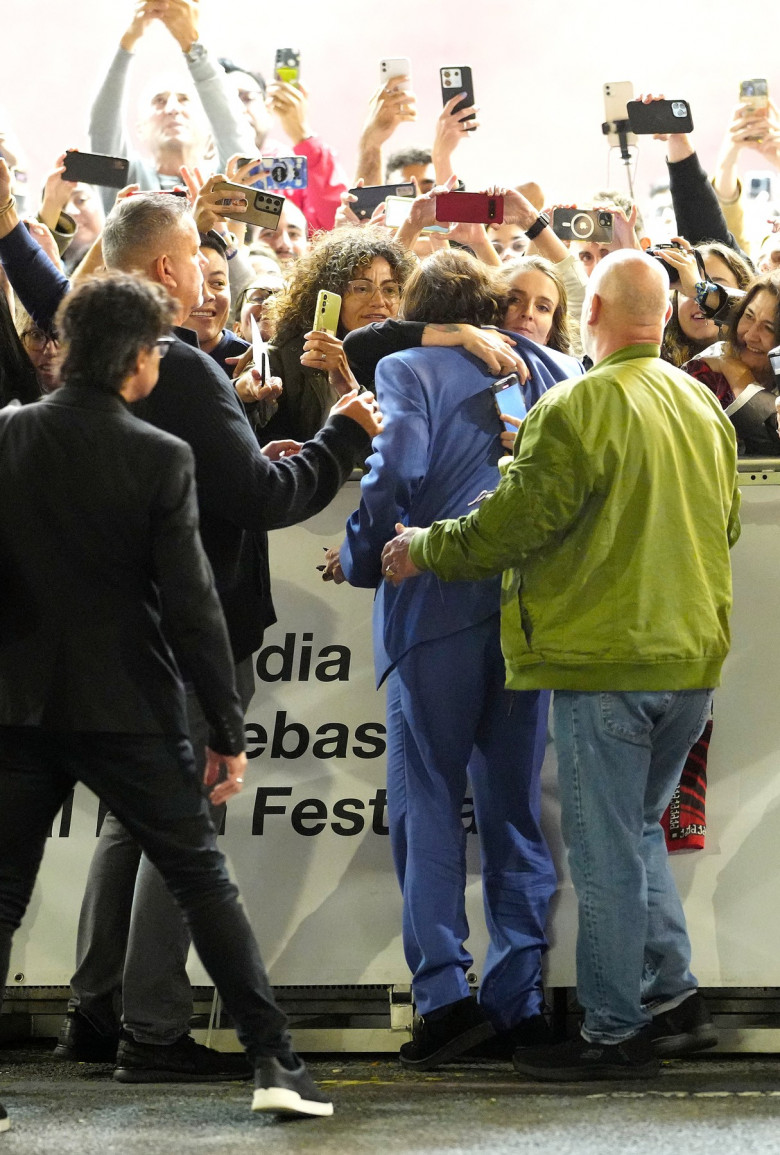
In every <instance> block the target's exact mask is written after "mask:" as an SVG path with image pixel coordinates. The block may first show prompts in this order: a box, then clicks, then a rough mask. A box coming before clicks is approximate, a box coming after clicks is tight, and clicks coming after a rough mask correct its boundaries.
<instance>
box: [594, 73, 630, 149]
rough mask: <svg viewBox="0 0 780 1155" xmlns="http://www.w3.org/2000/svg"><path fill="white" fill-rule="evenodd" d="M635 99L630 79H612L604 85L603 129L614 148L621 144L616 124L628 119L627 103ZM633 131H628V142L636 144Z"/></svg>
mask: <svg viewBox="0 0 780 1155" xmlns="http://www.w3.org/2000/svg"><path fill="white" fill-rule="evenodd" d="M633 99H634V86H633V84H632V83H631V81H630V80H611V81H608V82H607V83H606V84H605V85H604V124H603V125H602V131H603V133H604V135H605V136H606V138H607V140H608V141H609V143H610V145H612V147H613V148H618V147H619V146H620V137H619V136H618V134H617V132H616V131H615V124H616V123H617V122H619V121H625V120H628V110H627V107H626V106H627V104H628V102H629V100H633ZM636 142H637V141H636V136H635V135H634V134H633V132H626V144H627V145H629V144H636Z"/></svg>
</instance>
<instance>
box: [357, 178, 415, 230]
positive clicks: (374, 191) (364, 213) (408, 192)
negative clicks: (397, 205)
mask: <svg viewBox="0 0 780 1155" xmlns="http://www.w3.org/2000/svg"><path fill="white" fill-rule="evenodd" d="M349 191H350V193H351V194H352V196H353V197H357V200H356V201H352V203H351V204H350V206H349V207H350V208H351V209H352V211H353V213H354V214H355V216H356V217H357V218H358V220H361V221H367V220H368V219H369V217H370V216H372V214H373V212H374V209H376V208H378V207H379V205H381V203H382V201H384V200H386V199H387V197H414V195H415V188H414V185H413V184H369V185H364V186H363V188H351V189H350V190H349Z"/></svg>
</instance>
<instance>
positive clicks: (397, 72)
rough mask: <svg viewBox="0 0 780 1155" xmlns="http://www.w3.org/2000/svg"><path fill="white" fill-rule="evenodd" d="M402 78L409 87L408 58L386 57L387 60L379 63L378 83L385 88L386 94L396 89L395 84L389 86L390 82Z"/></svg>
mask: <svg viewBox="0 0 780 1155" xmlns="http://www.w3.org/2000/svg"><path fill="white" fill-rule="evenodd" d="M403 76H405V77H407V79H408V80H409V85H410V87H411V83H412V62H411V60H410V59H409V57H408V56H388V57H387V59H385V60H380V61H379V83H380V84H381V85H382V86H383V87H385V88H387V90H388V92H392V91H393V90H394V89H397V88H398V85H397V84H395V85H391V84H390V81H391V80H395V79H397V78H399V79H400V78H401V77H403Z"/></svg>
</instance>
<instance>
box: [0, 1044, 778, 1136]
mask: <svg viewBox="0 0 780 1155" xmlns="http://www.w3.org/2000/svg"><path fill="white" fill-rule="evenodd" d="M310 1065H311V1068H312V1071H313V1072H314V1075H315V1077H316V1078H317V1080H318V1081H319V1082H320V1083H321V1084H322V1085H323V1086H325V1087H326V1088H327V1089H328V1090H329V1091H330V1092H332V1094H333V1099H334V1102H335V1105H336V1112H335V1115H334V1116H333V1118H331V1119H324V1120H301V1121H286V1122H278V1121H276V1120H274V1119H271V1118H266V1117H261V1116H256V1115H253V1114H252V1113H251V1111H250V1109H249V1108H250V1101H251V1087H250V1084H249V1083H223V1084H210V1085H207V1084H190V1085H180V1084H176V1085H171V1084H169V1085H165V1086H161V1085H155V1086H122V1085H120V1084H118V1083H115V1082H113V1080H112V1079H111V1068H110V1066H97V1065H87V1064H74V1063H65V1062H60V1061H58V1060H55V1059H53V1058H51V1056H50V1044H48V1043H46V1042H42V1043H29V1042H28V1043H25V1044H24V1045H21V1046H14V1047H5V1048H3V1049H2V1050H0V1100H1V1101H2V1102H3V1103H4V1104H5V1107H6V1109H7V1110H8V1113H9V1116H10V1117H11V1120H12V1129H11V1130H10V1131H8V1132H7V1133H4V1134H2V1135H0V1155H16V1153H17V1152H18V1153H22V1152H23V1153H24V1155H38V1153H40V1155H55V1153H56V1155H70V1153H71V1152H73V1153H74V1155H112V1153H114V1152H117V1153H120V1152H121V1153H122V1155H135V1153H136V1152H137V1153H139V1155H140V1153H143V1155H184V1153H190V1152H195V1153H211V1152H214V1153H215V1155H216V1153H219V1155H233V1153H238V1152H249V1151H252V1152H257V1151H264V1150H268V1151H271V1150H272V1151H273V1152H274V1153H275V1155H288V1153H292V1152H318V1153H321V1155H352V1153H353V1152H354V1153H363V1152H372V1153H374V1152H377V1153H379V1152H381V1153H384V1152H392V1153H393V1155H413V1153H414V1155H416V1153H423V1152H426V1153H435V1155H445V1153H447V1155H456V1153H457V1155H461V1153H462V1155H467V1153H468V1155H471V1153H475V1155H476V1153H477V1152H478V1153H480V1155H501V1153H502V1152H529V1153H530V1152H534V1155H538V1153H539V1152H551V1153H555V1155H591V1153H592V1155H613V1153H614V1155H617V1153H618V1152H619V1153H620V1155H664V1153H665V1152H669V1153H670V1155H672V1153H674V1155H705V1153H706V1155H735V1153H737V1152H743V1151H744V1152H750V1153H751V1155H763V1153H767V1155H769V1153H771V1155H780V1057H774V1056H771V1057H769V1056H757V1057H740V1058H738V1059H728V1060H724V1059H723V1058H722V1057H721V1056H713V1057H711V1058H707V1057H705V1058H702V1059H698V1060H696V1061H688V1062H684V1061H676V1062H668V1063H665V1064H664V1066H663V1068H662V1071H661V1074H660V1076H659V1077H658V1078H656V1079H653V1080H648V1081H646V1082H641V1083H637V1082H635V1081H632V1082H630V1083H614V1082H613V1083H599V1084H581V1085H578V1086H573V1085H571V1084H570V1085H567V1086H563V1085H558V1084H544V1085H543V1084H538V1083H530V1082H526V1081H524V1080H521V1079H520V1077H519V1076H517V1075H516V1074H515V1073H514V1072H513V1071H512V1069H511V1067H510V1066H509V1065H508V1064H506V1063H498V1062H486V1061H483V1062H477V1061H472V1062H463V1063H458V1064H457V1065H456V1064H452V1065H450V1066H447V1067H444V1068H442V1069H440V1070H439V1071H435V1072H430V1073H428V1074H417V1073H411V1072H408V1071H404V1070H402V1069H401V1068H400V1067H399V1066H398V1064H397V1062H395V1061H394V1060H393V1059H388V1058H387V1057H386V1056H382V1057H381V1058H376V1059H372V1058H371V1057H366V1056H358V1057H355V1056H344V1055H337V1056H332V1057H331V1058H330V1060H323V1059H322V1057H319V1058H318V1059H317V1060H315V1061H312V1062H311V1064H310Z"/></svg>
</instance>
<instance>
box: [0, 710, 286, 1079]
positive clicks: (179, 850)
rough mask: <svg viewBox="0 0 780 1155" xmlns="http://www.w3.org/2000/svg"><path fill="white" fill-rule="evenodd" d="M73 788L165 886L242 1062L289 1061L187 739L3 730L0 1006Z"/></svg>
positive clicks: (280, 1020) (279, 1018)
mask: <svg viewBox="0 0 780 1155" xmlns="http://www.w3.org/2000/svg"><path fill="white" fill-rule="evenodd" d="M76 781H81V782H84V784H85V785H86V786H88V787H89V788H90V790H92V791H93V792H94V793H95V794H97V796H98V797H99V798H100V799H101V801H103V802H104V803H105V804H106V805H107V806H108V807H110V809H111V810H112V811H113V812H114V813H115V814H116V816H117V817H118V818H119V819H120V821H121V822H122V824H123V826H125V827H126V828H127V830H128V831H129V833H130V834H131V835H132V836H133V837H134V838H135V839H136V840H137V841H138V843H139V844H140V846H141V848H142V849H143V850H144V852H145V853H146V854H148V856H149V858H150V860H151V861H152V862H153V863H154V865H155V866H156V867H157V869H158V870H159V871H160V873H161V874H162V876H163V878H164V879H165V881H166V883H167V884H168V887H169V888H170V890H171V893H172V894H173V895H174V897H175V898H176V901H177V902H178V904H179V906H180V907H181V909H182V911H183V913H184V917H185V919H186V920H187V924H188V926H189V929H190V933H191V934H192V939H193V942H194V944H195V948H196V950H197V952H198V954H199V955H200V959H201V962H202V963H203V965H204V967H205V968H206V970H207V971H208V973H209V975H210V976H211V978H212V980H213V982H214V985H215V986H216V987H217V989H218V991H219V993H220V995H221V996H222V1000H223V1002H224V1004H225V1007H226V1009H227V1011H228V1013H229V1014H230V1015H231V1016H232V1018H233V1020H234V1022H235V1024H236V1033H237V1034H238V1037H239V1039H240V1040H241V1042H242V1043H243V1045H244V1046H245V1048H246V1050H247V1053H248V1056H249V1058H250V1060H251V1061H252V1062H253V1063H255V1062H256V1061H257V1059H259V1058H261V1057H266V1056H271V1055H275V1056H283V1055H287V1054H289V1052H290V1040H289V1036H288V1034H287V1031H286V1025H287V1020H286V1018H285V1015H284V1013H283V1012H282V1011H281V1010H280V1009H279V1007H278V1006H277V1005H276V1003H275V1001H274V997H273V994H272V992H271V988H270V985H269V983H268V977H267V975H266V972H265V968H264V967H263V963H262V960H261V958H260V952H259V951H258V949H257V943H256V942H255V939H254V936H253V934H252V930H251V928H250V926H249V923H248V921H247V918H246V915H245V914H244V910H243V908H242V906H241V903H240V902H239V900H238V891H237V889H236V887H235V885H234V884H233V883H232V882H231V880H230V877H229V875H228V872H227V868H226V866H225V859H224V857H223V855H222V854H221V852H220V851H219V850H218V849H217V841H216V833H215V831H214V826H213V825H212V822H211V819H210V818H209V813H208V804H207V802H206V799H205V798H204V796H203V793H202V789H201V785H200V775H199V774H198V773H197V771H196V769H195V761H194V758H193V753H192V747H191V745H190V743H189V741H188V740H187V739H186V738H174V737H171V738H165V737H163V736H158V735H155V734H98V733H94V734H93V733H89V734H88V733H69V734H66V733H53V732H47V731H44V730H38V729H36V728H34V727H11V726H0V996H1V995H2V990H3V987H4V985H5V981H6V975H7V971H8V962H9V958H10V951H11V939H12V937H13V933H14V931H15V930H16V929H17V927H18V926H19V924H20V922H21V921H22V918H23V916H24V912H25V910H26V909H27V904H28V902H29V900H30V895H31V894H32V890H33V886H34V885H35V878H36V875H37V873H38V867H39V865H40V862H41V858H42V856H43V851H44V847H45V845H46V837H47V834H48V828H49V826H50V824H51V822H52V821H53V819H54V817H55V815H56V813H57V811H58V810H59V808H60V806H61V805H62V803H63V802H64V801H65V798H66V797H67V795H68V793H69V792H70V790H71V788H72V787H73V785H74V783H75V782H76Z"/></svg>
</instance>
